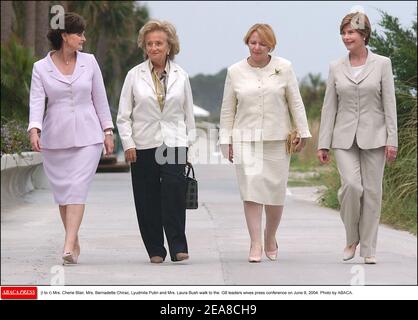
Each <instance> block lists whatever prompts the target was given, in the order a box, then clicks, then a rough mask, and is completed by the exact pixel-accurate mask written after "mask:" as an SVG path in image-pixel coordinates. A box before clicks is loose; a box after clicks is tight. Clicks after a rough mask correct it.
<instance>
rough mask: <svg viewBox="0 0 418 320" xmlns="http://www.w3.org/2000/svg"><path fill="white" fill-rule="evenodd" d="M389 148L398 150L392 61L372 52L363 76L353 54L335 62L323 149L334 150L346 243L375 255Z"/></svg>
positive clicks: (322, 131)
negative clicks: (354, 69) (357, 71)
mask: <svg viewBox="0 0 418 320" xmlns="http://www.w3.org/2000/svg"><path fill="white" fill-rule="evenodd" d="M385 146H394V147H397V146H398V134H397V115H396V99H395V86H394V81H393V74H392V64H391V61H390V59H389V58H387V57H383V56H380V55H377V54H374V53H373V52H371V51H370V50H369V51H368V56H367V59H366V63H365V64H364V66H363V69H362V71H361V72H360V74H359V75H358V76H355V75H354V74H353V73H352V72H351V65H350V60H349V57H348V55H347V56H346V57H343V58H341V59H339V60H338V61H335V62H332V63H331V65H330V72H329V77H328V84H327V89H326V93H325V98H324V104H323V107H322V114H321V127H320V131H319V143H318V149H330V148H333V149H334V153H335V159H336V161H337V166H338V171H339V173H340V177H341V188H340V189H339V191H338V199H339V201H340V204H341V212H340V213H341V218H342V220H343V223H344V226H345V230H346V238H347V245H352V244H353V243H360V256H362V257H371V256H374V255H375V250H376V240H377V230H378V226H379V219H380V209H381V202H382V180H383V171H384V167H385Z"/></svg>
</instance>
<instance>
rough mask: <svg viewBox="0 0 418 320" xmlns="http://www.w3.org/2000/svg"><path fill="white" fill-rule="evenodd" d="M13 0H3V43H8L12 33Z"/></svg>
mask: <svg viewBox="0 0 418 320" xmlns="http://www.w3.org/2000/svg"><path fill="white" fill-rule="evenodd" d="M12 18H13V6H12V1H1V44H4V43H6V42H7V41H8V40H9V38H10V36H11V34H12Z"/></svg>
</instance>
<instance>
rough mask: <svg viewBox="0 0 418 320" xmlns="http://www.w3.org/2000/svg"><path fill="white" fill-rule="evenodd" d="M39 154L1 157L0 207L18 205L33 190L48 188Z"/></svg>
mask: <svg viewBox="0 0 418 320" xmlns="http://www.w3.org/2000/svg"><path fill="white" fill-rule="evenodd" d="M42 160H43V159H42V155H41V153H39V152H22V154H20V155H19V154H4V155H3V156H2V157H1V207H2V208H4V207H10V206H13V205H15V204H16V203H18V202H19V201H20V200H21V198H22V196H23V195H25V194H26V193H28V192H30V191H32V190H33V189H35V188H38V189H47V188H49V184H48V181H47V179H46V176H45V174H44V172H43V166H42Z"/></svg>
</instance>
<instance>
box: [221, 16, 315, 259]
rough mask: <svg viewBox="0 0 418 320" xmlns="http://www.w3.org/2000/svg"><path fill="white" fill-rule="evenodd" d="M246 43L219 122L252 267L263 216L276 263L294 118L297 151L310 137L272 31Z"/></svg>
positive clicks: (258, 28) (256, 32)
mask: <svg viewBox="0 0 418 320" xmlns="http://www.w3.org/2000/svg"><path fill="white" fill-rule="evenodd" d="M244 42H245V44H246V45H248V48H249V51H250V56H249V57H248V58H246V59H243V60H241V61H240V62H238V63H236V64H234V65H232V66H231V67H229V68H228V72H227V76H226V81H225V89H224V96H223V101H222V110H221V119H220V144H221V150H222V153H223V155H224V156H225V157H226V158H228V159H229V161H231V162H234V164H235V168H236V173H237V178H238V184H239V188H240V194H241V199H242V200H243V202H244V212H245V218H246V220H247V227H248V231H249V234H250V238H251V247H250V253H249V257H248V261H249V262H260V261H261V255H262V252H263V245H262V241H261V239H262V232H261V230H262V227H261V224H262V223H261V222H262V211H263V206H264V208H265V212H266V227H265V229H264V252H265V254H266V256H267V258H268V259H270V260H276V259H277V254H278V245H277V242H276V231H277V228H278V226H279V223H280V219H281V216H282V211H283V204H284V199H285V194H286V184H287V177H288V173H289V162H290V156H289V155H287V154H286V149H285V140H286V138H287V135H288V133H289V131H290V130H291V120H290V114H289V111H290V112H291V113H292V116H293V120H294V123H295V126H296V127H297V129H298V131H299V135H300V138H296V139H295V140H294V143H295V144H296V151H300V150H301V149H302V148H303V146H304V145H305V140H306V139H307V138H309V137H311V134H310V132H309V128H308V122H307V119H306V113H305V107H304V105H303V102H302V98H301V96H300V93H299V87H298V82H297V79H296V76H295V73H294V72H293V68H292V64H291V63H290V61H288V60H286V59H284V58H281V57H277V56H276V57H275V56H272V55H270V53H271V52H272V51H273V50H274V47H275V46H276V38H275V35H274V32H273V30H272V28H271V27H270V26H269V25H267V24H255V25H254V26H252V27H251V28H250V29H249V31H248V32H247V34H246V36H245V38H244Z"/></svg>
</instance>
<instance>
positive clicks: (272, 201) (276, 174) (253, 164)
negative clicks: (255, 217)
mask: <svg viewBox="0 0 418 320" xmlns="http://www.w3.org/2000/svg"><path fill="white" fill-rule="evenodd" d="M233 151H234V164H235V169H236V172H237V178H238V184H239V190H240V194H241V199H242V200H243V201H252V202H256V203H260V204H267V205H283V204H284V200H285V196H286V186H287V178H288V175H289V165H290V157H289V156H288V155H287V154H286V147H285V141H284V140H274V141H256V142H254V141H251V142H235V143H234V145H233Z"/></svg>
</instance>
